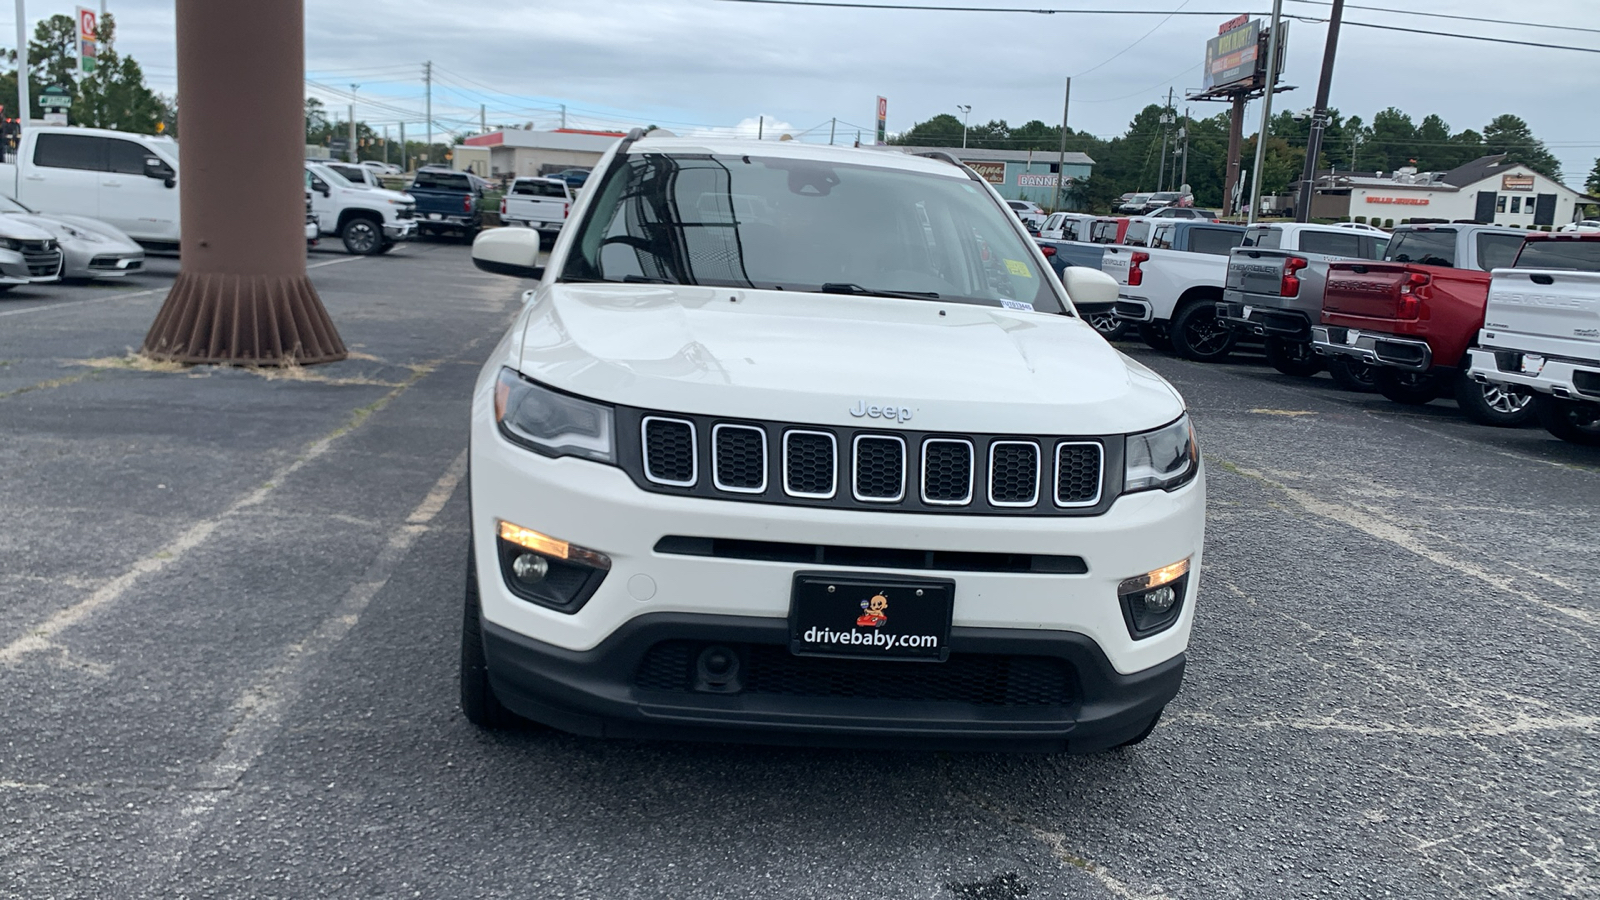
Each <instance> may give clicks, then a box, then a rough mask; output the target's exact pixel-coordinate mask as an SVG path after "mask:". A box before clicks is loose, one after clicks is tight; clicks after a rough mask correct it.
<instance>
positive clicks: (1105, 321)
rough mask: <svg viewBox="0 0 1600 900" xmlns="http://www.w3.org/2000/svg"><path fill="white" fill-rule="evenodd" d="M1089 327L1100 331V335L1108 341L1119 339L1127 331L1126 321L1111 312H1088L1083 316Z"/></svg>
mask: <svg viewBox="0 0 1600 900" xmlns="http://www.w3.org/2000/svg"><path fill="white" fill-rule="evenodd" d="M1084 319H1085V320H1087V321H1088V323H1089V325H1090V327H1092V328H1093V329H1094V330H1095V331H1098V332H1100V336H1101V337H1103V338H1105V339H1106V340H1108V341H1115V340H1118V339H1120V338H1121V337H1122V336H1123V335H1125V334H1127V333H1128V323H1127V322H1124V321H1122V320H1121V319H1119V318H1117V317H1116V314H1115V313H1112V312H1109V311H1108V312H1100V313H1090V314H1089V315H1087V316H1085V317H1084Z"/></svg>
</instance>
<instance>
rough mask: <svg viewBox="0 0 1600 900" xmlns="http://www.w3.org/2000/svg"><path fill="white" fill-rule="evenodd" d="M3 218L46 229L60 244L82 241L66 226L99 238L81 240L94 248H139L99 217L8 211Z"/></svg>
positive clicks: (123, 249) (121, 249)
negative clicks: (96, 239) (95, 239)
mask: <svg viewBox="0 0 1600 900" xmlns="http://www.w3.org/2000/svg"><path fill="white" fill-rule="evenodd" d="M5 220H6V221H8V222H20V223H24V224H27V225H32V226H33V227H35V228H38V229H41V230H43V231H47V232H49V233H50V235H51V236H52V237H54V238H55V239H56V240H58V241H60V242H61V243H62V244H70V243H76V242H79V241H82V239H81V238H77V237H74V236H72V235H71V234H70V233H68V231H67V228H68V227H71V228H73V229H74V230H77V231H80V232H88V233H89V234H92V235H94V236H95V237H97V238H99V240H98V241H83V243H85V244H93V245H94V246H95V247H96V248H99V247H104V248H105V249H107V250H119V251H126V250H138V249H140V247H139V245H138V244H136V243H134V241H133V239H132V238H130V237H128V236H127V235H126V234H123V233H122V231H121V230H120V229H118V228H116V227H115V226H112V225H107V224H106V223H104V222H102V221H100V220H99V219H90V218H88V217H86V216H56V215H45V214H43V213H31V214H30V213H8V214H6V216H5Z"/></svg>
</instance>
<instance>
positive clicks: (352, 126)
mask: <svg viewBox="0 0 1600 900" xmlns="http://www.w3.org/2000/svg"><path fill="white" fill-rule="evenodd" d="M360 89H361V85H359V84H352V85H350V152H349V153H347V154H346V156H347V157H348V161H349V162H352V163H353V162H355V161H356V91H358V90H360Z"/></svg>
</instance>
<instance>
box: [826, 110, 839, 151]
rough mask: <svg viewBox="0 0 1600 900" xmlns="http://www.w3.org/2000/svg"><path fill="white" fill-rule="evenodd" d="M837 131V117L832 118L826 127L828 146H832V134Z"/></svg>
mask: <svg viewBox="0 0 1600 900" xmlns="http://www.w3.org/2000/svg"><path fill="white" fill-rule="evenodd" d="M838 130H839V117H838V116H834V117H833V122H832V123H831V124H829V125H828V146H829V147H832V146H833V133H834V132H835V131H838Z"/></svg>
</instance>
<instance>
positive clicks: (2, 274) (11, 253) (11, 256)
mask: <svg viewBox="0 0 1600 900" xmlns="http://www.w3.org/2000/svg"><path fill="white" fill-rule="evenodd" d="M64 259H65V257H64V254H62V253H61V252H60V251H59V250H57V251H56V252H55V257H54V259H53V260H43V261H38V260H34V261H30V260H29V259H27V258H26V257H25V256H24V255H23V254H22V253H21V252H19V251H16V250H0V284H38V283H40V282H46V281H56V280H59V279H60V278H61V269H62V264H63V261H64Z"/></svg>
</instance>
